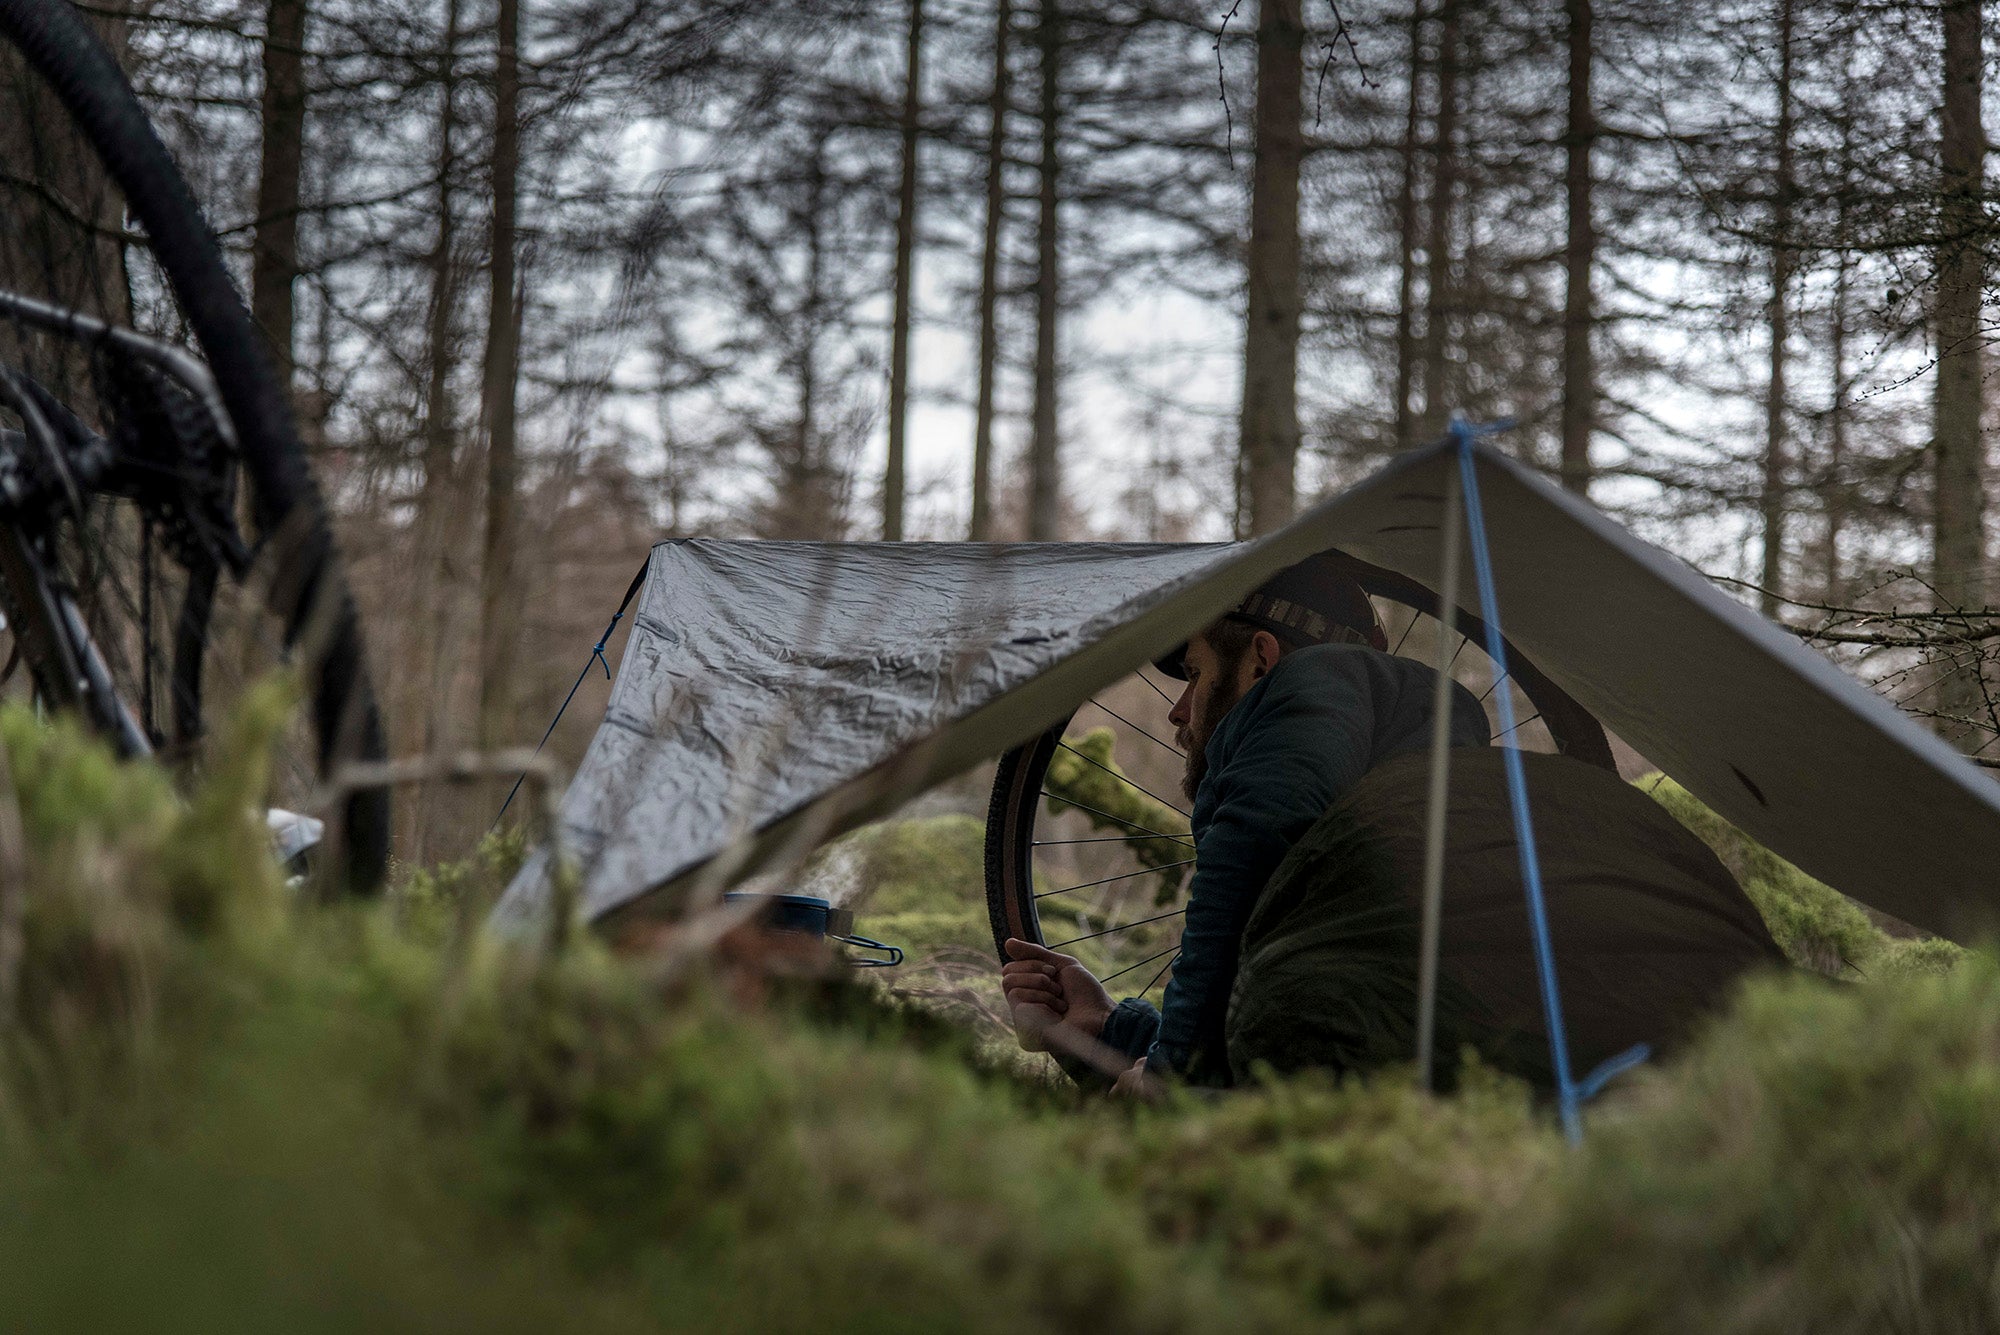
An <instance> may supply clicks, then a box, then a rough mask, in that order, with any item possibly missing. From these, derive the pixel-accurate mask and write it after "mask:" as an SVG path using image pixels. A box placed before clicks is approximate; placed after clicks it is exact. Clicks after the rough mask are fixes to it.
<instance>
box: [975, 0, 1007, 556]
mask: <svg viewBox="0 0 2000 1335" xmlns="http://www.w3.org/2000/svg"><path fill="white" fill-rule="evenodd" d="M1013 18H1014V6H1013V2H1012V0H1000V12H999V16H998V17H997V18H996V19H995V20H994V23H993V95H992V97H991V99H990V100H989V101H988V104H987V105H988V107H989V110H990V113H991V116H992V124H991V128H990V129H989V130H988V131H987V135H986V235H985V238H984V239H983V241H982V243H981V246H980V251H979V402H978V406H977V407H976V408H975V409H974V412H973V420H972V522H971V525H970V528H969V532H968V534H967V536H969V537H970V538H971V539H972V540H973V541H974V542H986V541H988V540H990V539H991V538H992V536H993V381H994V376H995V371H996V369H997V367H998V362H999V354H1000V342H999V337H998V333H997V330H996V329H995V322H996V319H997V315H998V308H999V297H1000V225H1001V222H1002V221H1003V220H1004V217H1005V214H1006V210H1007V193H1006V177H1005V169H1006V164H1007V40H1008V36H1009V33H1008V27H1009V25H1010V24H1011V23H1012V22H1013Z"/></svg>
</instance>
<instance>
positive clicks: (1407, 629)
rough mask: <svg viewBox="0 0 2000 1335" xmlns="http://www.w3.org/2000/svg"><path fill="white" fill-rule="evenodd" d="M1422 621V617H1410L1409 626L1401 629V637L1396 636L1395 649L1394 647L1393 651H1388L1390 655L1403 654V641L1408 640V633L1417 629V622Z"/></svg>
mask: <svg viewBox="0 0 2000 1335" xmlns="http://www.w3.org/2000/svg"><path fill="white" fill-rule="evenodd" d="M1422 620H1423V617H1421V616H1412V617H1411V618H1410V624H1409V625H1407V626H1405V627H1403V633H1402V634H1401V635H1398V636H1397V637H1396V647H1395V648H1393V649H1391V650H1390V651H1389V652H1390V653H1392V654H1400V653H1402V652H1403V642H1404V641H1405V640H1407V639H1409V638H1410V632H1411V631H1413V630H1415V629H1416V628H1417V623H1418V622H1419V621H1422Z"/></svg>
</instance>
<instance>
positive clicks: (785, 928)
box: [722, 890, 903, 969]
mask: <svg viewBox="0 0 2000 1335" xmlns="http://www.w3.org/2000/svg"><path fill="white" fill-rule="evenodd" d="M722 902H723V903H725V904H740V903H758V904H762V905H764V906H765V908H764V925H765V926H766V927H769V928H771V929H772V930H773V931H778V932H804V933H805V934H806V935H807V936H815V937H819V938H821V939H822V940H826V941H838V942H839V943H840V944H841V945H843V946H856V947H859V948H860V949H863V950H879V951H881V952H882V953H883V955H884V957H885V958H882V959H874V958H872V957H869V956H859V957H857V956H854V955H848V956H845V958H846V960H847V962H848V963H849V964H852V965H853V966H854V967H856V968H857V969H880V968H886V967H888V966H891V965H896V964H901V963H902V962H903V952H902V950H901V949H899V948H898V947H896V946H889V945H884V944H882V943H881V942H880V941H874V940H870V939H869V938H868V937H865V936H856V935H854V910H853V909H837V908H835V907H834V906H833V905H831V904H829V903H828V902H827V901H826V900H824V899H820V898H818V897H817V896H814V895H761V894H756V893H753V892H751V891H748V890H732V891H730V892H729V893H728V894H726V895H724V896H723V897H722Z"/></svg>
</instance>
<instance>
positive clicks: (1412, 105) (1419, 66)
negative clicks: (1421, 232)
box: [1396, 0, 1424, 450]
mask: <svg viewBox="0 0 2000 1335" xmlns="http://www.w3.org/2000/svg"><path fill="white" fill-rule="evenodd" d="M1423 69H1424V7H1423V3H1422V0H1417V2H1416V3H1414V4H1412V5H1411V6H1410V96H1409V103H1408V106H1407V108H1406V110H1405V112H1404V117H1403V182H1402V187H1401V189H1400V191H1399V192H1398V194H1397V196H1396V448H1397V449H1399V450H1407V449H1409V448H1410V447H1411V446H1412V445H1415V444H1416V443H1417V414H1416V405H1414V404H1413V403H1411V401H1410V394H1411V391H1412V389H1413V388H1414V386H1413V382H1414V381H1415V379H1416V374H1417V325H1416V320H1417V313H1416V299H1417V156H1418V154H1419V153H1420V152H1421V151H1422V148H1423V145H1422V144H1421V143H1420V142H1419V138H1418V136H1419V135H1420V133H1421V130H1422V126H1423Z"/></svg>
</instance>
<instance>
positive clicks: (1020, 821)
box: [985, 567, 1617, 963]
mask: <svg viewBox="0 0 2000 1335" xmlns="http://www.w3.org/2000/svg"><path fill="white" fill-rule="evenodd" d="M1356 578H1357V579H1358V580H1359V581H1360V582H1361V585H1362V587H1363V589H1365V590H1366V591H1367V592H1368V593H1369V594H1371V595H1373V596H1375V597H1379V598H1383V599H1386V600H1389V601H1392V602H1396V603H1399V604H1401V605H1402V606H1404V607H1407V608H1409V609H1410V610H1412V611H1414V612H1417V613H1420V614H1422V615H1426V616H1435V611H1436V608H1437V605H1438V604H1437V596H1436V594H1434V593H1433V592H1432V591H1431V590H1429V589H1427V588H1425V587H1424V586H1423V585H1421V584H1419V583H1417V582H1416V581H1415V580H1411V579H1407V578H1406V577H1404V576H1401V575H1396V574H1394V573H1393V572H1390V571H1387V570H1382V569H1380V568H1379V567H1365V568H1363V569H1362V570H1360V571H1358V572H1357V574H1356ZM1458 627H1459V630H1460V632H1461V633H1463V634H1465V635H1466V636H1467V637H1468V638H1469V639H1471V640H1473V641H1474V642H1477V643H1482V644H1483V643H1484V639H1485V634H1486V626H1485V623H1484V622H1483V621H1481V620H1480V619H1479V618H1478V617H1476V616H1473V615H1472V614H1471V613H1468V612H1463V611H1461V612H1460V613H1459V617H1458ZM1504 642H1505V644H1506V649H1507V664H1508V668H1509V670H1510V674H1511V676H1512V677H1513V678H1514V679H1515V680H1516V681H1518V682H1519V683H1520V686H1521V691H1522V694H1524V695H1526V696H1527V697H1528V699H1529V701H1530V702H1531V703H1533V704H1534V706H1535V708H1536V710H1537V711H1539V712H1540V713H1541V714H1542V716H1543V718H1544V719H1545V720H1547V721H1548V722H1549V725H1550V727H1549V731H1550V736H1551V737H1552V739H1553V740H1554V742H1555V744H1556V747H1557V749H1558V750H1559V751H1561V752H1562V753H1563V754H1565V755H1569V756H1573V757H1575V758H1576V759H1579V760H1582V761H1585V762H1586V763H1588V764H1592V765H1596V766H1598V767H1599V768H1601V769H1608V770H1611V771H1612V772H1614V773H1615V772H1616V771H1617V763H1616V760H1615V759H1614V757H1613V755H1612V751H1611V744H1610V741H1609V739H1608V738H1607V737H1606V735H1605V732H1604V726H1603V725H1602V724H1601V723H1599V722H1598V720H1597V718H1596V716H1594V715H1593V714H1591V713H1590V711H1589V710H1587V709H1585V708H1584V707H1583V706H1582V705H1581V704H1579V703H1577V701H1576V700H1575V699H1574V698H1573V697H1572V696H1571V695H1570V694H1569V693H1568V692H1567V691H1565V690H1563V689H1562V688H1561V687H1560V686H1558V685H1556V684H1555V682H1553V681H1552V680H1550V679H1549V678H1548V677H1547V676H1546V675H1544V674H1543V673H1542V672H1541V670H1540V669H1538V668H1536V667H1535V666H1534V664H1533V663H1532V662H1530V661H1529V659H1528V658H1527V657H1526V656H1525V655H1524V654H1522V653H1521V651H1520V649H1519V648H1518V647H1516V646H1515V645H1514V643H1513V642H1512V641H1504ZM1074 717H1075V713H1074V711H1072V712H1071V713H1070V714H1068V715H1065V716H1064V717H1063V718H1062V719H1061V720H1060V721H1058V722H1057V723H1056V724H1055V725H1054V726H1053V727H1051V728H1049V729H1048V730H1047V731H1045V732H1043V733H1042V734H1041V735H1039V736H1037V737H1035V738H1034V739H1033V740H1031V741H1028V742H1025V743H1023V744H1022V745H1020V746H1017V747H1014V748H1013V749H1012V750H1009V751H1008V752H1006V753H1005V754H1004V755H1002V756H1001V757H1000V762H999V765H998V767H997V768H996V769H995V771H994V776H993V791H992V796H991V797H990V798H989V800H988V803H987V812H986V858H985V872H986V911H987V918H988V920H989V923H990V925H991V927H992V929H993V947H994V950H995V952H996V953H997V954H998V955H999V957H1000V959H1001V962H1002V963H1005V962H1006V959H1007V952H1006V948H1005V942H1006V940H1007V938H1008V937H1010V936H1013V937H1019V938H1020V939H1021V940H1024V941H1032V942H1034V943H1035V944H1037V945H1045V944H1047V942H1046V941H1045V939H1044V938H1043V936H1042V930H1041V916H1040V914H1039V913H1038V912H1037V910H1036V897H1035V884H1034V849H1035V825H1036V822H1037V820H1038V819H1039V817H1040V814H1041V812H1042V810H1043V808H1042V805H1041V800H1042V785H1043V781H1044V779H1045V778H1046V776H1047V774H1048V768H1049V762H1050V760H1051V759H1053V757H1054V756H1055V753H1056V749H1057V747H1058V746H1059V745H1060V743H1061V742H1062V739H1063V735H1064V732H1065V730H1066V729H1067V728H1068V727H1069V725H1070V722H1071V720H1072V719H1073V718H1074Z"/></svg>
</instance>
